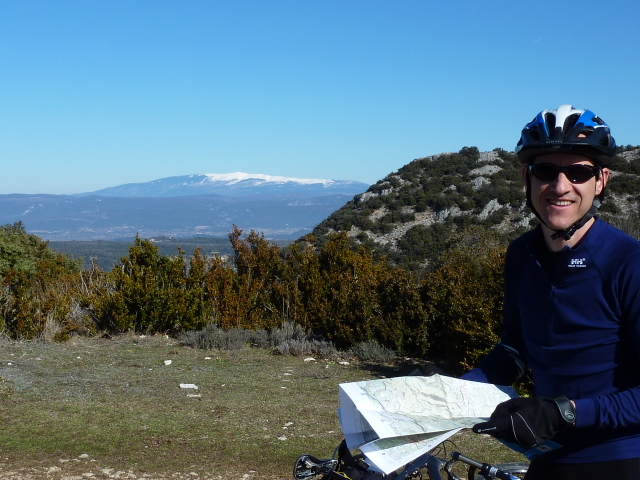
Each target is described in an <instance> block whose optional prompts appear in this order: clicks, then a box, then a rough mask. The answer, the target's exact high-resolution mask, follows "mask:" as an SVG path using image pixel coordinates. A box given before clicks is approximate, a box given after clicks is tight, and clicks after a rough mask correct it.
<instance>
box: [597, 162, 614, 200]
mask: <svg viewBox="0 0 640 480" xmlns="http://www.w3.org/2000/svg"><path fill="white" fill-rule="evenodd" d="M610 175H611V170H609V169H608V168H603V169H602V171H601V172H600V175H599V176H598V180H597V181H596V195H600V194H601V193H602V191H603V190H604V187H606V186H607V183H609V176H610Z"/></svg>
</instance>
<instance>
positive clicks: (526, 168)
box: [522, 165, 529, 190]
mask: <svg viewBox="0 0 640 480" xmlns="http://www.w3.org/2000/svg"><path fill="white" fill-rule="evenodd" d="M528 180H529V165H523V166H522V183H523V185H524V188H525V190H526V188H527V185H528V184H529V182H528Z"/></svg>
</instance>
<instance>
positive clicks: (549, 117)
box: [544, 112, 556, 134]
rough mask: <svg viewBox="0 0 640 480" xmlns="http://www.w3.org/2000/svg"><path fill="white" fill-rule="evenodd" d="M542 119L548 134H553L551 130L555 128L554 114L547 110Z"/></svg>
mask: <svg viewBox="0 0 640 480" xmlns="http://www.w3.org/2000/svg"><path fill="white" fill-rule="evenodd" d="M544 121H545V123H546V124H547V128H548V129H549V134H553V131H554V130H555V129H556V116H555V115H554V114H553V113H551V112H547V113H546V114H545V115H544Z"/></svg>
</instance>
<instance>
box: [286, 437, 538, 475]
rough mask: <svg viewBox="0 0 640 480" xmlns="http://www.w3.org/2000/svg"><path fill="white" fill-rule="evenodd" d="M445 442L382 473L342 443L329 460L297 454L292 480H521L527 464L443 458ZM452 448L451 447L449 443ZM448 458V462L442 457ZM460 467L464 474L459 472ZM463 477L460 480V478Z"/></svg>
mask: <svg viewBox="0 0 640 480" xmlns="http://www.w3.org/2000/svg"><path fill="white" fill-rule="evenodd" d="M448 444H452V442H449V441H447V442H445V443H443V444H441V445H439V446H438V447H436V448H435V449H433V450H431V451H430V452H428V453H425V454H424V455H421V456H419V457H418V458H416V459H415V460H413V461H411V462H409V463H407V464H406V465H405V466H404V467H403V468H402V469H400V470H399V471H397V472H393V473H390V474H387V475H385V474H383V473H380V472H375V471H372V470H370V469H369V465H368V464H367V462H366V457H365V456H364V455H362V454H360V455H352V454H351V452H350V451H349V450H348V449H347V447H346V443H345V442H344V441H343V442H342V443H341V444H340V445H339V446H338V447H337V448H336V450H335V452H334V454H333V457H332V458H330V459H319V458H317V457H314V456H312V455H308V454H306V455H301V456H300V457H298V459H297V460H296V462H295V464H294V467H293V477H294V478H295V480H426V479H429V480H444V479H445V478H446V480H489V479H493V478H497V479H500V480H519V479H521V478H524V474H525V473H526V472H527V468H528V464H527V463H522V462H514V463H504V464H496V465H491V464H488V463H483V462H479V461H477V460H474V459H472V458H469V457H467V456H465V455H463V454H461V453H459V452H457V451H453V452H451V454H450V455H447V452H446V451H447V445H448ZM452 445H453V444H452ZM447 456H448V457H449V458H448V459H446V458H444V457H447ZM460 464H462V465H464V468H463V469H462V470H463V472H464V473H460V468H457V466H459V465H460ZM465 473H466V477H460V476H459V475H464V474H465Z"/></svg>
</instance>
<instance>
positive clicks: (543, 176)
mask: <svg viewBox="0 0 640 480" xmlns="http://www.w3.org/2000/svg"><path fill="white" fill-rule="evenodd" d="M529 171H530V172H531V174H532V175H533V176H534V177H536V178H537V179H538V180H542V181H543V182H553V181H554V180H555V179H556V178H558V175H560V172H562V173H564V174H565V176H566V177H567V179H568V180H569V181H570V182H571V183H585V182H588V181H589V180H591V179H592V178H593V177H595V176H597V175H598V173H599V172H600V167H595V166H593V165H569V166H566V167H559V166H558V165H554V164H553V163H536V164H534V165H529Z"/></svg>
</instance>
